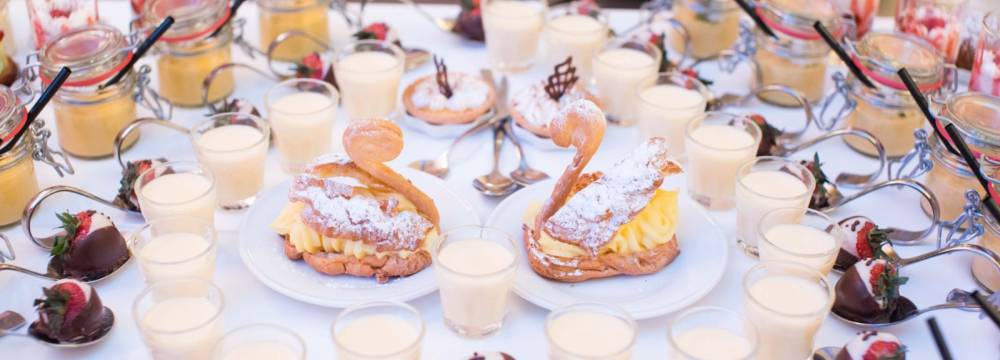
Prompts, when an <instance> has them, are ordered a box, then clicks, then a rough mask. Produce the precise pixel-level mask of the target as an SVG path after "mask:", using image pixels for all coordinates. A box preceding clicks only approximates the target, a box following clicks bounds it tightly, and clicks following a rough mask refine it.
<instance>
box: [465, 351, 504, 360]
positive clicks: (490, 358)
mask: <svg viewBox="0 0 1000 360" xmlns="http://www.w3.org/2000/svg"><path fill="white" fill-rule="evenodd" d="M469 360H514V357H513V356H510V354H507V353H505V352H502V351H493V352H485V353H478V352H475V353H472V357H470V358H469Z"/></svg>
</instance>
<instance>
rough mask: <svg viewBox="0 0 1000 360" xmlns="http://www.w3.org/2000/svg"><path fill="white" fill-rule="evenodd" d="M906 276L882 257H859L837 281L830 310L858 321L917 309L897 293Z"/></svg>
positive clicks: (891, 318)
mask: <svg viewBox="0 0 1000 360" xmlns="http://www.w3.org/2000/svg"><path fill="white" fill-rule="evenodd" d="M907 280H908V279H907V278H906V277H901V276H900V275H899V270H898V269H897V267H896V265H895V264H893V263H891V262H889V261H888V260H885V259H863V260H860V261H858V262H857V263H855V264H854V266H851V267H850V268H849V269H848V270H847V271H846V272H845V273H844V276H842V277H841V278H840V280H838V281H837V286H836V299H835V300H834V302H833V313H834V314H835V315H837V316H838V317H840V318H842V319H845V320H848V321H851V322H855V323H862V324H873V325H874V324H887V323H895V322H897V321H899V320H902V319H907V318H909V317H911V316H912V315H913V314H916V313H917V307H916V305H914V304H913V302H912V301H910V300H909V299H907V298H905V297H903V296H902V295H900V292H899V288H900V286H901V285H903V284H905V283H906V281H907Z"/></svg>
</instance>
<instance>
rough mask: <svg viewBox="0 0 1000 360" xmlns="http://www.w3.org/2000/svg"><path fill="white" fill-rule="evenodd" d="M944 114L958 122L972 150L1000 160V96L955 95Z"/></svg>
mask: <svg viewBox="0 0 1000 360" xmlns="http://www.w3.org/2000/svg"><path fill="white" fill-rule="evenodd" d="M942 114H943V115H944V116H945V117H946V118H947V119H948V121H950V122H951V123H952V124H955V127H957V128H958V130H959V132H960V133H961V134H962V139H963V140H965V143H966V144H967V145H969V148H970V150H972V151H973V152H975V153H977V154H982V155H986V156H987V157H989V158H990V159H992V160H994V161H1000V98H998V97H995V96H990V95H986V94H982V93H977V92H967V93H962V94H958V95H955V96H952V97H951V98H950V99H949V100H948V102H947V103H946V104H945V106H944V108H943V109H942Z"/></svg>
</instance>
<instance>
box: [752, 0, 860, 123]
mask: <svg viewBox="0 0 1000 360" xmlns="http://www.w3.org/2000/svg"><path fill="white" fill-rule="evenodd" d="M758 4H759V6H758V8H757V12H758V14H759V15H760V17H761V19H762V20H763V21H764V22H765V23H766V24H767V25H768V27H770V28H771V29H772V30H773V31H774V34H775V35H776V38H774V37H770V36H768V35H767V34H766V33H764V32H762V31H761V30H760V29H757V30H756V31H755V34H754V41H755V43H756V48H757V50H756V52H755V53H754V55H753V61H754V63H755V64H756V66H757V79H758V86H767V85H784V86H787V87H790V88H792V89H794V90H796V91H798V92H799V93H801V95H802V96H803V97H805V98H806V99H807V100H809V101H810V102H814V101H817V100H819V99H821V98H822V97H823V91H824V84H825V82H826V65H827V58H828V55H829V54H830V47H829V46H828V45H827V44H826V42H824V41H823V38H822V37H820V35H819V33H817V32H816V30H814V29H813V27H812V26H813V23H815V22H816V21H819V22H821V23H823V25H824V26H826V28H827V29H829V30H830V31H831V32H833V33H834V34H835V35H836V34H839V33H842V31H843V30H842V28H841V21H840V18H839V16H838V13H837V10H836V8H835V7H834V6H833V4H832V3H831V2H830V1H829V0H813V1H799V0H761V1H760V2H759V3H758ZM758 97H759V98H760V99H761V100H763V101H765V102H768V103H771V104H774V105H778V106H787V107H796V106H800V104H799V102H798V101H796V99H794V98H792V97H791V96H789V95H787V94H784V93H780V92H773V91H771V92H763V93H760V94H759V95H758Z"/></svg>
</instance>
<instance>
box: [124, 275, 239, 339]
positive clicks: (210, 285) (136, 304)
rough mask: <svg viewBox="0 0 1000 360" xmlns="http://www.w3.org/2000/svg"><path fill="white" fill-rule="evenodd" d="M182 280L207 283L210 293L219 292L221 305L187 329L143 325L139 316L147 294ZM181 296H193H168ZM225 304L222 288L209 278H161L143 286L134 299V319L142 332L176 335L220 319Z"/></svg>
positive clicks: (150, 294)
mask: <svg viewBox="0 0 1000 360" xmlns="http://www.w3.org/2000/svg"><path fill="white" fill-rule="evenodd" d="M182 282H196V283H200V285H207V287H206V288H207V289H208V292H209V293H215V294H217V295H218V297H219V305H218V306H215V313H214V314H212V316H210V317H209V318H208V319H206V320H205V321H202V322H201V323H198V324H197V325H195V326H192V327H189V328H185V329H181V330H160V329H156V328H150V327H146V326H143V325H142V321H143V320H142V319H140V318H139V317H138V316H137V315H138V314H139V303H140V302H142V300H143V299H145V298H146V297H147V296H152V294H153V290H154V289H156V288H159V287H164V286H167V285H175V284H179V283H182ZM180 297H192V296H171V297H167V299H173V298H180ZM163 300H164V299H160V302H162V301H163ZM225 306H226V296H225V294H224V293H223V292H222V289H220V288H219V287H218V286H217V285H215V283H213V282H211V281H207V280H204V279H201V278H196V277H184V278H176V279H168V280H160V281H157V282H154V283H152V284H149V285H147V286H146V287H145V288H143V289H142V292H140V293H139V296H136V298H135V300H134V301H132V317H133V318H134V319H133V320H135V322H136V326H138V327H139V331H140V333H142V332H146V331H149V332H154V333H157V334H166V335H175V334H183V333H185V332H188V331H191V330H195V329H199V328H202V327H204V326H206V325H208V324H211V323H212V322H213V321H215V320H216V319H218V318H219V317H221V316H222V311H223V309H224V308H225Z"/></svg>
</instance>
